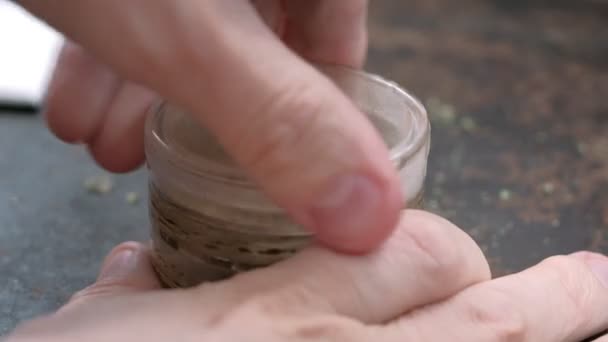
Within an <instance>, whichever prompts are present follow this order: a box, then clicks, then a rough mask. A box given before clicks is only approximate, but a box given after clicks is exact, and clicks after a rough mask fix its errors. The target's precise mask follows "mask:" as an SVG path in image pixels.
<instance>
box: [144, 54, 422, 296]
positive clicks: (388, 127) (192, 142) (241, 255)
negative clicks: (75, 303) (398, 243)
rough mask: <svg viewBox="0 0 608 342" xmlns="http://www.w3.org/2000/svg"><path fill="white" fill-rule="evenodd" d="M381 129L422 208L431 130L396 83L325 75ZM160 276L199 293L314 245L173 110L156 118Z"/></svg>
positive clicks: (151, 165) (153, 213) (154, 191)
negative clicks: (214, 283) (200, 287)
mask: <svg viewBox="0 0 608 342" xmlns="http://www.w3.org/2000/svg"><path fill="white" fill-rule="evenodd" d="M317 67H318V68H319V70H320V71H321V72H323V73H324V74H326V75H327V76H328V77H329V78H330V79H332V80H333V81H334V82H335V83H336V85H337V86H338V87H339V88H340V89H341V90H342V91H343V92H344V93H345V94H346V95H347V96H348V97H350V98H351V99H352V101H353V102H354V103H355V104H356V105H357V106H358V108H359V109H360V110H361V111H362V112H364V113H366V114H367V115H368V118H369V119H370V121H371V122H372V124H373V125H374V127H376V129H378V131H379V132H380V133H381V136H382V137H383V139H384V141H385V143H386V145H387V146H388V148H389V150H390V158H391V160H392V161H393V163H394V165H395V167H396V168H397V169H398V170H399V174H400V177H401V184H402V187H403V193H404V194H405V196H406V198H405V200H406V203H407V206H408V207H421V205H422V197H423V196H422V193H423V185H424V179H425V175H426V167H427V158H428V154H429V148H430V124H429V120H428V118H427V114H426V111H425V109H424V107H423V106H422V105H421V104H420V102H419V101H417V100H416V99H415V98H413V97H412V96H411V95H409V94H408V93H407V92H406V91H404V90H403V89H401V88H400V87H399V86H398V85H396V84H395V83H393V82H390V81H387V80H384V79H383V78H381V77H379V76H376V75H371V74H368V73H365V72H363V71H358V70H353V69H350V68H347V67H341V66H330V65H319V66H317ZM145 150H146V159H147V165H148V169H149V175H150V179H149V189H150V196H149V197H150V202H149V210H150V218H151V226H152V234H151V235H152V241H153V266H154V268H155V270H156V271H157V273H158V275H159V277H160V278H161V280H162V281H163V283H164V284H165V285H166V286H169V287H189V286H193V285H197V284H199V283H201V282H205V281H216V280H221V279H225V278H228V277H230V276H232V275H234V274H235V273H237V272H242V271H246V270H250V269H254V268H257V267H264V266H268V265H271V264H273V263H275V262H277V261H280V260H283V259H285V258H287V257H289V256H291V255H293V254H294V253H296V252H297V251H298V250H300V249H302V248H304V247H306V246H307V245H308V244H309V243H310V241H311V239H312V238H314V237H313V236H312V235H311V234H310V233H309V232H307V231H306V230H304V229H303V228H302V227H300V226H299V225H297V224H295V223H294V222H292V220H291V219H290V218H289V217H288V216H287V215H286V214H285V213H284V212H283V210H282V209H281V208H279V207H278V206H276V205H275V204H274V203H273V202H272V201H270V200H269V199H268V198H267V197H266V196H265V195H264V194H263V193H262V192H261V191H260V190H259V189H258V188H257V187H256V185H255V184H253V182H251V181H250V180H249V179H248V177H247V176H246V175H245V174H244V173H243V171H242V170H241V169H239V167H238V166H237V165H236V164H235V163H234V162H233V160H232V159H231V158H230V157H229V156H228V155H227V154H226V153H225V152H224V150H223V149H222V148H221V146H220V145H219V144H218V143H217V142H216V141H215V140H214V138H213V137H212V135H211V134H209V133H208V132H207V131H206V130H205V129H204V127H202V126H201V125H199V124H198V123H197V122H195V121H194V119H193V118H192V117H191V116H190V115H188V114H187V113H185V112H184V111H183V110H181V109H180V108H178V107H176V106H174V105H171V104H169V103H167V102H163V103H161V104H160V105H159V106H158V107H156V108H154V110H153V112H152V113H151V115H149V117H148V121H147V124H146V135H145Z"/></svg>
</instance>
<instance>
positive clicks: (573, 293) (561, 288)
mask: <svg viewBox="0 0 608 342" xmlns="http://www.w3.org/2000/svg"><path fill="white" fill-rule="evenodd" d="M539 266H540V267H543V268H544V270H545V272H546V279H547V280H546V281H547V286H552V287H553V288H554V291H556V292H555V293H556V294H557V295H558V296H560V297H562V300H561V301H562V302H563V304H562V305H564V306H566V307H568V308H570V309H569V310H563V312H564V313H566V312H569V313H573V314H571V315H570V316H571V317H570V319H571V322H573V323H574V326H582V325H585V324H586V323H587V322H588V321H590V320H591V319H592V317H589V311H590V310H589V308H590V307H593V305H594V304H593V296H592V295H593V282H592V281H588V280H591V279H590V277H589V276H588V275H587V274H585V270H586V268H585V267H583V266H582V265H581V262H580V261H578V260H576V259H574V258H571V257H568V256H561V255H560V256H554V257H550V258H548V259H545V260H544V261H543V262H542V263H541V264H540V265H539Z"/></svg>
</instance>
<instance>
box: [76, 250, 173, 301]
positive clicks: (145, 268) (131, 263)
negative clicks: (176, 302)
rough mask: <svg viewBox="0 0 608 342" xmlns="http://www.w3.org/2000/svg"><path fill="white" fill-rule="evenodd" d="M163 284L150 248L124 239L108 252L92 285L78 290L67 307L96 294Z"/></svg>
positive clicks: (117, 292)
mask: <svg viewBox="0 0 608 342" xmlns="http://www.w3.org/2000/svg"><path fill="white" fill-rule="evenodd" d="M160 287H161V285H160V282H159V281H158V279H157V277H156V274H155V273H154V270H153V268H152V265H151V263H150V258H149V250H148V248H147V247H146V246H144V245H142V244H140V243H137V242H124V243H121V244H120V245H118V246H116V247H114V249H112V251H111V252H110V253H109V254H108V256H106V259H105V260H104V262H103V265H102V267H101V270H100V272H99V276H98V277H97V280H96V281H95V283H93V284H92V285H90V286H88V287H86V288H84V289H83V290H81V291H79V292H77V293H75V294H74V295H73V296H72V298H71V299H70V301H69V302H68V304H67V305H66V307H70V306H73V305H75V303H77V302H81V301H82V300H84V299H87V300H88V299H91V298H92V297H99V296H106V295H117V294H123V293H127V292H139V291H147V290H154V289H159V288H160Z"/></svg>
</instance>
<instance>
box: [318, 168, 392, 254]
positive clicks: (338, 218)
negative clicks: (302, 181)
mask: <svg viewBox="0 0 608 342" xmlns="http://www.w3.org/2000/svg"><path fill="white" fill-rule="evenodd" d="M383 199H384V196H383V194H382V192H381V190H380V189H379V187H378V186H377V185H376V184H374V183H373V182H372V181H370V180H369V179H367V178H366V177H362V176H358V175H355V176H350V177H343V178H340V179H339V180H338V181H337V182H336V183H335V184H334V185H333V187H332V189H330V191H329V192H327V195H326V196H325V197H323V198H321V200H320V201H318V202H317V203H315V204H314V205H313V206H312V207H311V208H310V209H309V211H308V216H309V217H310V219H311V220H312V224H313V227H314V228H313V229H314V230H315V233H317V236H318V238H319V239H320V240H321V241H322V242H325V243H328V244H331V245H333V246H336V245H339V246H338V247H341V248H343V249H346V251H352V252H362V251H361V250H360V249H362V248H363V249H364V248H365V247H366V246H365V245H366V244H368V242H366V241H361V239H364V238H365V237H366V236H369V235H370V231H371V230H373V229H375V228H376V227H374V226H373V224H374V221H375V220H376V221H377V216H378V215H380V214H381V210H380V209H381V208H380V207H381V206H382V205H383V204H384V203H383V201H382V200H383Z"/></svg>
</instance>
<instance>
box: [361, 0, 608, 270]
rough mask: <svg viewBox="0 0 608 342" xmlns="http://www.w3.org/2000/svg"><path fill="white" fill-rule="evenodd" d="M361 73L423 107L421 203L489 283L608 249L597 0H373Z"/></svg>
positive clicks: (607, 147) (606, 90)
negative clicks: (473, 252)
mask: <svg viewBox="0 0 608 342" xmlns="http://www.w3.org/2000/svg"><path fill="white" fill-rule="evenodd" d="M371 4H372V13H371V19H370V31H371V39H370V44H371V52H370V58H369V65H368V69H369V70H372V71H375V72H378V73H380V74H382V75H384V76H386V77H388V78H391V79H393V80H395V81H397V82H399V83H400V84H401V85H403V86H404V87H406V88H407V89H408V90H410V91H411V92H413V93H414V94H415V95H416V96H417V97H418V98H420V99H421V100H422V101H423V102H425V104H426V105H427V109H428V110H429V112H430V114H431V118H432V123H433V146H432V153H431V161H430V165H429V175H428V181H427V191H426V193H427V194H428V196H427V204H428V206H429V207H430V209H431V210H434V211H436V212H438V213H441V214H443V215H445V216H446V217H448V218H450V219H451V220H452V221H454V222H455V223H456V224H458V225H459V226H460V227H462V228H463V229H465V230H467V231H468V232H469V233H470V234H471V235H472V236H473V237H474V238H475V239H476V240H477V241H478V242H479V243H480V244H481V246H482V247H483V249H484V251H485V252H486V253H487V256H488V257H489V259H490V260H491V262H492V266H493V269H494V272H495V274H505V273H510V272H514V271H518V270H521V269H522V268H524V267H527V266H530V265H532V264H535V263H536V262H538V261H540V260H541V259H543V258H545V257H547V256H550V255H554V254H564V253H570V252H573V251H576V250H581V249H590V250H595V251H603V252H608V101H607V100H608V1H603V0H602V1H600V0H597V1H592V0H587V1H583V0H577V1H574V0H570V1H569V0H553V1H539V0H537V1H523V0H521V1H513V0H511V1H507V0H504V1H497V0H493V1H491V0H486V1H483V0H461V1H452V0H418V1H393V0H374V1H372V2H371Z"/></svg>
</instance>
